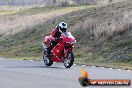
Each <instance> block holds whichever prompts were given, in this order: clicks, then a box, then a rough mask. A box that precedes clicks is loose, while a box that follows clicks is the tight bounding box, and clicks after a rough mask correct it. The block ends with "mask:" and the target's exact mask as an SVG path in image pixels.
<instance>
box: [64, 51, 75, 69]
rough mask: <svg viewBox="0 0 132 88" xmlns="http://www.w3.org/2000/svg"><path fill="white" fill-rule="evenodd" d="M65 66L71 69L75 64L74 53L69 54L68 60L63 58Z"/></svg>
mask: <svg viewBox="0 0 132 88" xmlns="http://www.w3.org/2000/svg"><path fill="white" fill-rule="evenodd" d="M63 62H64V66H65V67H66V68H70V67H71V66H72V65H73V62H74V53H73V52H72V51H70V52H69V54H68V58H66V57H63Z"/></svg>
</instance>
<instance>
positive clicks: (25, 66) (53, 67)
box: [5, 66, 66, 69]
mask: <svg viewBox="0 0 132 88" xmlns="http://www.w3.org/2000/svg"><path fill="white" fill-rule="evenodd" d="M5 68H53V69H66V68H63V67H55V66H54V67H53V66H51V67H48V66H5Z"/></svg>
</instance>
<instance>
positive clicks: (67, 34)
mask: <svg viewBox="0 0 132 88" xmlns="http://www.w3.org/2000/svg"><path fill="white" fill-rule="evenodd" d="M63 34H64V35H65V36H66V37H68V38H72V39H74V37H73V36H72V34H71V33H70V32H64V33H63Z"/></svg>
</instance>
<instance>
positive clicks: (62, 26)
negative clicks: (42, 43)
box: [47, 22, 67, 56]
mask: <svg viewBox="0 0 132 88" xmlns="http://www.w3.org/2000/svg"><path fill="white" fill-rule="evenodd" d="M66 31H67V23H66V22H61V23H59V24H58V25H57V26H56V27H55V28H53V29H52V32H51V35H50V36H51V37H52V38H54V39H52V40H50V45H51V46H53V47H54V46H56V45H57V43H58V42H59V39H60V36H61V34H62V33H63V32H66ZM51 49H52V48H51V47H47V55H48V56H49V55H50V53H51Z"/></svg>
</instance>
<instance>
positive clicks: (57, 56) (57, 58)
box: [51, 42, 64, 62]
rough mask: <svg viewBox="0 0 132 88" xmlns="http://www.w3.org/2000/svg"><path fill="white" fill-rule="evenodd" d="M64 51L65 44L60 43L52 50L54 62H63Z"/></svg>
mask: <svg viewBox="0 0 132 88" xmlns="http://www.w3.org/2000/svg"><path fill="white" fill-rule="evenodd" d="M63 49H64V44H63V43H62V42H60V43H58V44H57V45H56V46H55V47H54V48H53V49H52V50H51V52H52V59H53V61H54V62H62V54H63V53H62V52H63Z"/></svg>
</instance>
